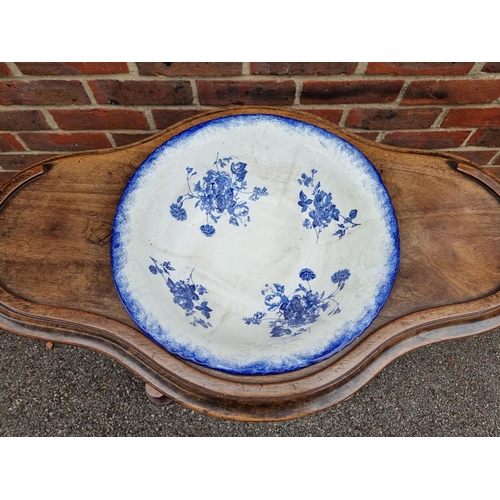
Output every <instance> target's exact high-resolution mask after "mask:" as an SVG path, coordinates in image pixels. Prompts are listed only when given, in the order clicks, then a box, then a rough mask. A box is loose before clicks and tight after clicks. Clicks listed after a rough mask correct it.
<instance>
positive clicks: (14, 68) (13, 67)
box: [5, 62, 24, 76]
mask: <svg viewBox="0 0 500 500" xmlns="http://www.w3.org/2000/svg"><path fill="white" fill-rule="evenodd" d="M5 64H6V65H7V67H8V68H9V69H10V71H11V72H12V76H24V75H23V74H22V73H21V70H20V69H19V68H18V67H17V64H16V63H13V62H8V63H5Z"/></svg>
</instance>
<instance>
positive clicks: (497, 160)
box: [493, 156, 500, 177]
mask: <svg viewBox="0 0 500 500" xmlns="http://www.w3.org/2000/svg"><path fill="white" fill-rule="evenodd" d="M493 165H500V156H498V157H497V158H496V160H495V161H494V162H493ZM499 177H500V176H499Z"/></svg>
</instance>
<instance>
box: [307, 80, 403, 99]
mask: <svg viewBox="0 0 500 500" xmlns="http://www.w3.org/2000/svg"><path fill="white" fill-rule="evenodd" d="M403 83H404V81H403V80H392V81H384V80H360V81H345V82H338V81H314V80H308V81H306V82H304V85H303V87H302V94H301V97H300V102H301V104H361V103H363V104H364V103H381V102H393V101H395V100H396V98H397V97H398V94H399V91H400V90H401V88H402V86H403Z"/></svg>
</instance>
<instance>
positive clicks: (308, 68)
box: [250, 62, 358, 75]
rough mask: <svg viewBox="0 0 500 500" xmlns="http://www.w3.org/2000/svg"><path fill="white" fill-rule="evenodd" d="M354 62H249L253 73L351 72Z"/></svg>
mask: <svg viewBox="0 0 500 500" xmlns="http://www.w3.org/2000/svg"><path fill="white" fill-rule="evenodd" d="M357 65H358V63H355V62H352V63H350V62H340V63H339V62H337V63H334V62H302V63H301V62H291V63H280V62H272V63H268V62H267V63H257V62H254V63H250V73H252V74H253V75H340V74H349V75H350V74H352V73H353V72H354V70H355V69H356V66H357Z"/></svg>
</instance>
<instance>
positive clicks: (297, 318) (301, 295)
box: [243, 268, 351, 337]
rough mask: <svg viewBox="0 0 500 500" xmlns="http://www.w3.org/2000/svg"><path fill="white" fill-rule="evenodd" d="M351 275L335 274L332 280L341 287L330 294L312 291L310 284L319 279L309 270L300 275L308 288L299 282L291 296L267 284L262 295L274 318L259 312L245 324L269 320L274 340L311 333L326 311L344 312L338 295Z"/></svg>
mask: <svg viewBox="0 0 500 500" xmlns="http://www.w3.org/2000/svg"><path fill="white" fill-rule="evenodd" d="M350 276H351V273H350V271H349V269H341V270H339V271H337V272H335V273H334V274H333V275H332V276H331V278H330V279H331V281H332V283H333V284H334V285H337V286H336V288H335V290H334V291H333V292H332V293H330V294H329V295H326V292H325V291H323V292H316V291H313V290H312V288H311V283H310V282H311V281H312V280H314V279H315V278H316V274H315V273H314V271H312V270H311V269H308V268H305V269H302V270H301V271H300V273H299V278H300V279H301V280H302V281H305V282H306V283H307V287H306V286H304V285H303V284H302V283H299V284H298V285H297V288H296V289H295V290H294V291H293V292H292V293H291V294H287V293H286V291H285V287H284V286H283V285H280V284H279V283H273V285H269V284H267V283H266V285H265V288H264V290H262V292H261V293H262V295H264V304H265V305H266V306H267V311H268V312H273V313H274V316H272V317H268V315H267V312H263V311H259V312H256V313H255V314H254V315H253V316H252V317H250V318H243V321H244V322H245V323H246V324H247V325H260V324H261V323H262V321H269V326H270V328H271V337H291V336H295V335H299V334H301V333H303V332H305V331H308V330H309V331H310V327H309V326H308V325H311V324H312V323H314V322H315V321H316V320H317V319H318V318H319V317H320V316H321V314H322V313H323V312H325V311H327V310H328V309H330V312H329V313H328V315H329V316H330V315H334V314H338V313H340V312H341V310H340V303H339V302H338V301H337V299H336V298H335V296H336V295H337V294H338V293H339V292H340V291H341V290H343V288H344V286H345V283H346V281H347V280H348V279H349V278H350Z"/></svg>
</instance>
